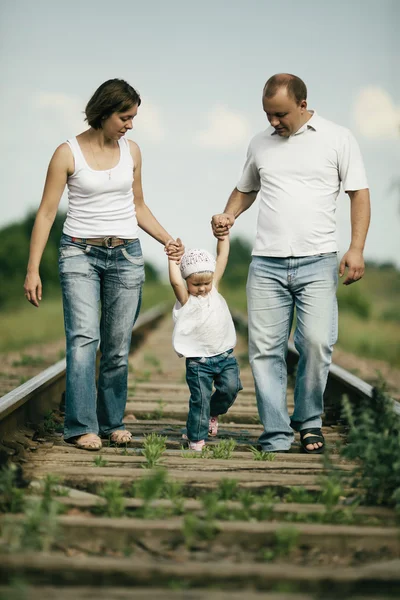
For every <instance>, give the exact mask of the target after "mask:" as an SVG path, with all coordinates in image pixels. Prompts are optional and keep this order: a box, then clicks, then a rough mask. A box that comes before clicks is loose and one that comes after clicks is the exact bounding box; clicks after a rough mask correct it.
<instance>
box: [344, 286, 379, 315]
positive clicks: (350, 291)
mask: <svg viewBox="0 0 400 600" xmlns="http://www.w3.org/2000/svg"><path fill="white" fill-rule="evenodd" d="M338 304H339V310H344V311H347V312H351V313H353V314H355V315H357V316H358V317H360V318H361V319H364V320H368V319H369V318H370V316H371V303H370V301H369V300H368V299H367V298H366V296H365V295H363V294H362V292H361V290H360V288H359V287H353V286H352V287H350V288H349V287H345V288H344V289H343V288H339V290H338Z"/></svg>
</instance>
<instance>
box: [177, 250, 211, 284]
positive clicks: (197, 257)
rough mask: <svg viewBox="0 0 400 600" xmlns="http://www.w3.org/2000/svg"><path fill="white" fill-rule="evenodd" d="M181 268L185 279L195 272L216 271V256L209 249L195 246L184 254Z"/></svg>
mask: <svg viewBox="0 0 400 600" xmlns="http://www.w3.org/2000/svg"><path fill="white" fill-rule="evenodd" d="M180 268H181V273H182V277H183V279H187V278H188V277H190V275H193V273H204V272H205V271H206V272H210V273H214V271H215V258H214V257H213V256H212V255H211V254H210V253H209V252H207V250H201V249H200V248H193V249H192V250H187V251H186V252H185V254H184V255H183V256H182V260H181V264H180Z"/></svg>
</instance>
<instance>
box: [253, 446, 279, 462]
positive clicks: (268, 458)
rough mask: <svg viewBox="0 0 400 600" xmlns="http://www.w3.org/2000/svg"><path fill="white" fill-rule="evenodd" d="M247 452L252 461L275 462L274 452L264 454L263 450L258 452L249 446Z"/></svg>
mask: <svg viewBox="0 0 400 600" xmlns="http://www.w3.org/2000/svg"><path fill="white" fill-rule="evenodd" d="M249 450H250V452H251V453H252V455H253V458H254V460H263V461H272V460H275V456H276V454H275V453H274V452H266V451H265V450H258V449H257V448H255V447H254V446H249Z"/></svg>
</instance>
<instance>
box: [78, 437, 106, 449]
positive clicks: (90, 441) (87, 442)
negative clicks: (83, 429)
mask: <svg viewBox="0 0 400 600" xmlns="http://www.w3.org/2000/svg"><path fill="white" fill-rule="evenodd" d="M75 447H76V448H80V449H81V450H101V448H102V443H101V439H100V438H99V436H98V435H96V434H95V433H85V434H84V435H80V436H79V437H77V438H76V439H75Z"/></svg>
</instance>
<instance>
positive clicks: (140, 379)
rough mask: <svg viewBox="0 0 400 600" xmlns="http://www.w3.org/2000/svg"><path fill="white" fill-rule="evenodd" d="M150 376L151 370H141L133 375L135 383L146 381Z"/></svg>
mask: <svg viewBox="0 0 400 600" xmlns="http://www.w3.org/2000/svg"><path fill="white" fill-rule="evenodd" d="M150 378H151V371H147V370H146V371H141V372H140V373H136V375H135V381H136V382H137V383H143V382H146V381H150Z"/></svg>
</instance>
